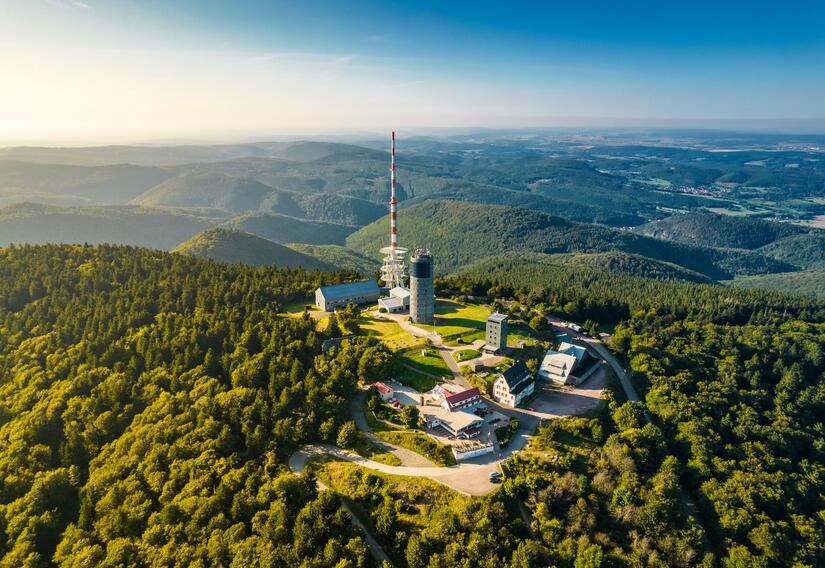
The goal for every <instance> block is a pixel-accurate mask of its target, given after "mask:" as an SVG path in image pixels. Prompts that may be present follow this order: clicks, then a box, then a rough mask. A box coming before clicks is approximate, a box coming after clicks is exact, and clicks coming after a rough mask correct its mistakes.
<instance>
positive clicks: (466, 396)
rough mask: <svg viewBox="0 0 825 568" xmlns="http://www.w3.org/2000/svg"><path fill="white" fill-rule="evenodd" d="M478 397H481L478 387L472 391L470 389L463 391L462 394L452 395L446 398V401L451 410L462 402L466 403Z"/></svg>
mask: <svg viewBox="0 0 825 568" xmlns="http://www.w3.org/2000/svg"><path fill="white" fill-rule="evenodd" d="M476 396H479V397H480V396H481V393H480V392H479V390H478V387H473V388H471V389H468V390H465V391H462V392H457V393H455V394H451V395H449V396H448V397H446V398H445V399H444V400H445V401H447V406H449V407H450V409H452V408H453V407H455V406H458V405H459V404H461V403H462V402H464V401H466V400H470V399H471V398H473V397H476Z"/></svg>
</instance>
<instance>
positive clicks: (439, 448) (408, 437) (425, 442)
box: [375, 430, 455, 466]
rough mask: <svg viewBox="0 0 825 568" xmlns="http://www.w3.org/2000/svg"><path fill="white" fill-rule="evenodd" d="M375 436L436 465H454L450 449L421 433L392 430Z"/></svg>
mask: <svg viewBox="0 0 825 568" xmlns="http://www.w3.org/2000/svg"><path fill="white" fill-rule="evenodd" d="M375 435H376V436H378V437H379V438H381V439H382V440H384V441H385V442H389V443H390V444H395V445H396V446H401V447H402V448H406V449H408V450H410V451H413V452H415V453H417V454H420V455H422V456H424V457H425V458H427V459H428V460H430V461H431V462H433V463H434V464H436V465H440V466H448V465H455V457H454V456H453V451H452V449H451V448H450V447H449V446H445V445H444V444H440V443H438V442H436V441H435V440H433V439H432V438H430V437H429V436H427V435H426V434H424V433H422V432H415V431H413V430H405V431H397V430H394V431H385V432H377V433H376V434H375ZM393 457H394V456H393Z"/></svg>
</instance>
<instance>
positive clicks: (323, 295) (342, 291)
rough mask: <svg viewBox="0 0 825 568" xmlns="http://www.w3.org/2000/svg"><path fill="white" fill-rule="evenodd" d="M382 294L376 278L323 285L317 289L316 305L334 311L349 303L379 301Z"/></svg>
mask: <svg viewBox="0 0 825 568" xmlns="http://www.w3.org/2000/svg"><path fill="white" fill-rule="evenodd" d="M380 295H381V290H380V289H379V288H378V284H376V282H375V280H360V281H358V282H348V283H346V284H334V285H332V286H321V287H320V288H318V289H317V290H315V305H316V306H318V308H319V309H321V310H324V311H325V312H332V311H334V310H337V309H338V308H344V307H346V306H347V305H348V304H371V303H373V302H377V301H378V297H379V296H380Z"/></svg>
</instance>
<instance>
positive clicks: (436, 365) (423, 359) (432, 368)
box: [400, 347, 452, 377]
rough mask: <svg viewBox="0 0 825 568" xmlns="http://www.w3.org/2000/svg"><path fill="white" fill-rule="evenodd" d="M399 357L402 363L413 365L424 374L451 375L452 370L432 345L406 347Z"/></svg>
mask: <svg viewBox="0 0 825 568" xmlns="http://www.w3.org/2000/svg"><path fill="white" fill-rule="evenodd" d="M422 353H427V354H426V355H424V354H422ZM400 359H401V363H402V364H405V365H410V366H412V367H415V368H416V369H417V370H419V371H421V372H422V373H424V374H429V375H435V376H436V377H449V376H452V371H450V368H449V367H447V363H445V362H444V359H442V358H441V355H440V354H439V352H438V350H437V349H435V348H434V347H429V348H425V347H419V348H413V349H408V350H406V351H404V352H403V353H401V356H400Z"/></svg>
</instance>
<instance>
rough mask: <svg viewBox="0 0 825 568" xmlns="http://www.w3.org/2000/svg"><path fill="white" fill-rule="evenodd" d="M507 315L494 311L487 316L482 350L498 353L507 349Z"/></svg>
mask: <svg viewBox="0 0 825 568" xmlns="http://www.w3.org/2000/svg"><path fill="white" fill-rule="evenodd" d="M508 332H509V328H508V326H507V315H506V314H500V313H498V312H494V313H492V314H490V315H489V316H487V328H486V332H485V334H484V350H485V351H490V352H492V353H500V352H501V351H503V350H505V349H507V334H508Z"/></svg>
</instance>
